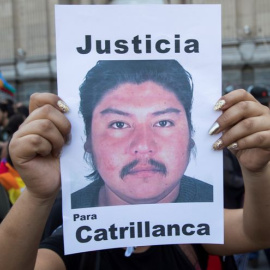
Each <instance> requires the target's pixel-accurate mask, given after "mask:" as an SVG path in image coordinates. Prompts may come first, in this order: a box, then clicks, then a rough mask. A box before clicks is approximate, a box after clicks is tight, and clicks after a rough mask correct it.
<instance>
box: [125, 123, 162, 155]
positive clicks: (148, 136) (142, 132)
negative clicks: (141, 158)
mask: <svg viewBox="0 0 270 270" xmlns="http://www.w3.org/2000/svg"><path fill="white" fill-rule="evenodd" d="M156 148H157V144H156V141H155V136H154V134H153V131H152V127H149V126H143V125H140V126H138V127H136V129H135V130H134V132H133V134H132V139H131V143H130V151H131V153H132V154H137V155H140V154H141V155H147V154H148V155H149V154H154V153H155V152H156Z"/></svg>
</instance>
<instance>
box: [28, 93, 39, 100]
mask: <svg viewBox="0 0 270 270" xmlns="http://www.w3.org/2000/svg"><path fill="white" fill-rule="evenodd" d="M39 96H40V93H33V94H32V95H31V96H30V101H33V102H35V101H36V100H38V97H39Z"/></svg>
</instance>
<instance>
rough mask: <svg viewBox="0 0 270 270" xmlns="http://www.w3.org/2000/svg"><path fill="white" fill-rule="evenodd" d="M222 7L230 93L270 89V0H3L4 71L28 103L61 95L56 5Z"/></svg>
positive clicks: (0, 42)
mask: <svg viewBox="0 0 270 270" xmlns="http://www.w3.org/2000/svg"><path fill="white" fill-rule="evenodd" d="M135 3H137V4H145V3H151V4H222V25H223V26H222V28H223V29H222V46H223V50H222V51H223V55H222V63H223V67H222V68H223V82H222V87H223V90H225V89H227V90H228V89H233V88H247V87H248V86H250V85H264V86H266V87H268V88H269V89H270V76H269V75H270V1H269V0H219V1H218V0H148V1H146V0H38V1H36V0H1V1H0V10H1V13H0V34H1V38H0V71H1V72H2V74H3V75H4V77H5V78H6V79H7V80H8V81H9V82H10V83H11V84H12V85H13V86H14V87H16V89H17V93H16V97H15V98H16V100H17V101H22V102H27V101H28V100H29V97H30V95H31V94H32V93H34V92H53V93H55V92H56V89H57V84H56V57H55V30H54V5H55V4H135Z"/></svg>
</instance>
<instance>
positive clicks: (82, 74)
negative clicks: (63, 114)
mask: <svg viewBox="0 0 270 270" xmlns="http://www.w3.org/2000/svg"><path fill="white" fill-rule="evenodd" d="M118 14H121V16H119V15H118ZM138 14H140V15H139V16H138ZM150 14H151V15H150ZM153 14H155V15H153ZM56 30H57V60H58V89H59V95H60V97H61V98H63V99H64V100H65V101H66V102H67V104H68V105H69V107H70V108H71V110H70V113H68V114H67V116H68V118H69V120H70V121H71V124H72V140H71V143H70V144H69V145H68V146H67V147H65V149H64V151H63V154H62V158H61V175H62V191H63V202H64V203H63V217H64V237H65V252H66V253H67V254H69V253H76V252H83V251H89V250H98V249H107V248H114V247H127V246H143V245H158V244H172V243H175V244H180V243H210V242H211V243H222V241H223V217H222V214H223V209H222V208H223V196H222V155H221V153H218V152H214V151H212V149H211V145H212V144H213V142H214V141H215V140H216V139H217V138H216V137H215V136H214V137H211V138H210V137H209V135H208V129H209V127H210V126H211V125H212V123H213V122H214V121H215V119H216V117H217V115H216V113H215V112H213V111H210V110H209V108H211V107H212V106H213V104H214V103H215V102H216V100H218V98H219V96H220V93H221V91H220V85H221V83H220V81H221V35H220V6H218V5H210V6H209V5H199V6H197V5H183V6H181V5H176V6H173V5H169V6H165V5H164V6H159V5H157V6H57V8H56ZM206 157H207V158H206ZM213 168H214V169H213Z"/></svg>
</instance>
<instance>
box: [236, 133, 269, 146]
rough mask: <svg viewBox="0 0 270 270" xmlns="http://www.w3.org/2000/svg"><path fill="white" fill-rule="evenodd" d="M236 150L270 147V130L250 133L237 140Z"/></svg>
mask: <svg viewBox="0 0 270 270" xmlns="http://www.w3.org/2000/svg"><path fill="white" fill-rule="evenodd" d="M236 145H237V146H235V147H234V150H243V149H252V148H263V149H270V130H264V131H260V132H256V133H253V134H250V135H248V136H246V137H243V138H241V139H239V140H237V141H236Z"/></svg>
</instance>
